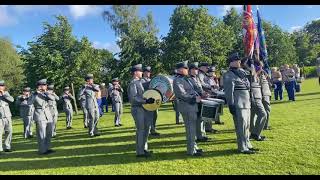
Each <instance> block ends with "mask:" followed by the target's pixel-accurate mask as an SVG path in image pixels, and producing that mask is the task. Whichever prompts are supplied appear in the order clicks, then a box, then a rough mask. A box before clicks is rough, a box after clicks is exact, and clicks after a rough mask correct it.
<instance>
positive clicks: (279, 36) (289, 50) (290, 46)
mask: <svg viewBox="0 0 320 180" xmlns="http://www.w3.org/2000/svg"><path fill="white" fill-rule="evenodd" d="M263 28H264V30H265V36H266V44H267V49H268V59H269V64H270V66H277V67H279V66H281V65H283V64H294V63H296V62H297V61H298V57H297V54H296V49H295V46H294V44H295V42H294V38H292V36H291V35H290V34H289V33H287V32H284V31H282V29H281V28H280V27H279V26H277V25H272V24H271V23H270V22H266V21H263Z"/></svg>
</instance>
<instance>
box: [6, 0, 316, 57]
mask: <svg viewBox="0 0 320 180" xmlns="http://www.w3.org/2000/svg"><path fill="white" fill-rule="evenodd" d="M232 6H233V7H235V8H236V9H237V10H238V12H239V13H240V12H241V10H242V6H241V5H207V6H206V7H207V8H208V10H209V14H211V15H213V16H215V17H217V18H222V17H223V16H224V15H225V14H226V11H227V10H229V9H230V8H231V7H232ZM175 7H176V6H175V5H142V6H139V15H140V16H145V15H146V14H147V13H148V12H149V11H151V12H152V14H153V17H154V20H155V23H156V26H157V27H158V29H159V33H158V37H159V38H160V37H161V36H166V34H167V33H168V32H169V29H170V26H169V19H170V16H171V15H172V13H173V10H174V9H175ZM192 7H197V6H195V5H193V6H192ZM109 9H110V6H109V5H105V6H102V5H99V6H95V5H0V37H6V38H9V39H10V40H11V41H12V42H13V43H14V44H15V45H20V46H22V47H24V48H27V42H29V41H33V40H35V38H36V37H37V36H39V35H41V34H42V33H43V26H42V25H43V22H48V23H50V24H54V23H55V22H56V21H55V18H54V15H64V16H67V18H68V20H69V22H70V24H71V25H72V27H73V34H74V35H75V36H76V37H77V38H78V39H80V38H81V37H83V36H87V37H88V38H89V40H90V41H91V42H92V43H93V46H94V47H96V48H104V49H108V50H109V51H111V52H113V53H117V52H119V51H120V49H119V47H118V46H117V45H116V40H117V37H116V36H115V33H114V31H113V30H112V29H111V28H110V25H109V24H108V23H107V22H106V21H104V20H103V18H102V15H101V13H102V12H103V11H104V10H109ZM253 10H254V14H256V13H255V10H256V6H255V5H254V6H253ZM259 10H260V14H261V16H262V19H264V20H267V21H270V22H272V23H273V24H277V25H279V26H280V27H281V28H282V29H283V30H285V31H287V32H293V31H294V30H298V29H300V28H302V27H303V26H304V25H305V24H306V23H308V22H311V21H312V20H316V19H320V5H303V6H302V5H290V6H288V5H259Z"/></svg>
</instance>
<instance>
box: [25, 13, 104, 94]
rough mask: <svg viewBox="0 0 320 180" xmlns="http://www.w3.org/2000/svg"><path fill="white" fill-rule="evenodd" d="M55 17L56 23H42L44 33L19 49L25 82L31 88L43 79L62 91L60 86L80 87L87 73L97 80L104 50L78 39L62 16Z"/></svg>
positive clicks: (87, 41)
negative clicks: (23, 64) (26, 80)
mask: <svg viewBox="0 0 320 180" xmlns="http://www.w3.org/2000/svg"><path fill="white" fill-rule="evenodd" d="M56 19H57V21H58V22H57V23H56V24H54V25H50V24H49V23H46V22H45V23H44V24H43V29H44V33H43V34H41V35H40V36H38V37H37V38H36V40H35V41H31V42H28V46H29V48H28V49H22V51H21V55H22V59H23V61H24V62H25V74H26V76H27V78H28V84H29V85H30V86H32V87H34V86H35V83H36V81H37V80H39V79H40V78H47V79H48V81H49V82H51V83H54V84H55V86H56V88H57V91H58V92H59V93H62V89H63V87H64V86H70V85H71V86H73V85H74V87H75V88H76V89H78V88H80V86H81V84H83V81H84V80H83V78H84V76H85V75H86V74H87V73H92V74H94V76H95V77H97V78H95V79H96V81H97V82H99V81H100V80H101V79H98V78H99V77H102V76H101V73H102V71H101V67H102V64H103V62H105V58H106V56H107V55H108V53H101V52H100V50H97V49H94V48H93V47H92V43H91V42H90V41H89V40H88V38H87V37H83V38H82V39H81V40H80V41H78V40H77V39H76V37H74V36H73V35H72V27H71V25H70V24H69V22H68V20H67V18H66V17H64V16H56ZM108 58H110V56H108ZM76 92H77V91H76Z"/></svg>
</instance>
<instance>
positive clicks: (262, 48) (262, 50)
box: [257, 8, 271, 74]
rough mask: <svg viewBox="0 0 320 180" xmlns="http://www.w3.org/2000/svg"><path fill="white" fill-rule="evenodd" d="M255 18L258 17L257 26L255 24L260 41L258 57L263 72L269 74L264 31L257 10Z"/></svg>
mask: <svg viewBox="0 0 320 180" xmlns="http://www.w3.org/2000/svg"><path fill="white" fill-rule="evenodd" d="M257 17H258V24H257V29H258V37H259V41H260V57H261V58H262V59H261V60H262V62H263V64H264V70H265V71H266V72H267V73H268V74H270V73H271V71H270V67H269V63H268V52H267V45H266V38H265V35H264V31H263V28H262V21H261V17H260V13H259V9H258V8H257Z"/></svg>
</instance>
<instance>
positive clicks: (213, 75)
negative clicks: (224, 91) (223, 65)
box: [208, 66, 224, 125]
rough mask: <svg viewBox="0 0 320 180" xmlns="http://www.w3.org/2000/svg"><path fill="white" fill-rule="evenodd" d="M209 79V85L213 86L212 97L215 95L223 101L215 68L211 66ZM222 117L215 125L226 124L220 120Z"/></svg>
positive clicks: (218, 118) (218, 117)
mask: <svg viewBox="0 0 320 180" xmlns="http://www.w3.org/2000/svg"><path fill="white" fill-rule="evenodd" d="M208 77H209V84H210V85H211V95H213V96H214V97H215V98H218V99H223V97H220V94H221V92H220V91H219V89H220V86H219V81H218V80H217V75H216V67H215V66H211V67H210V68H209V70H208ZM221 108H223V106H221ZM220 115H221V114H218V116H217V119H216V121H215V124H220V125H223V124H224V122H222V121H221V120H220Z"/></svg>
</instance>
